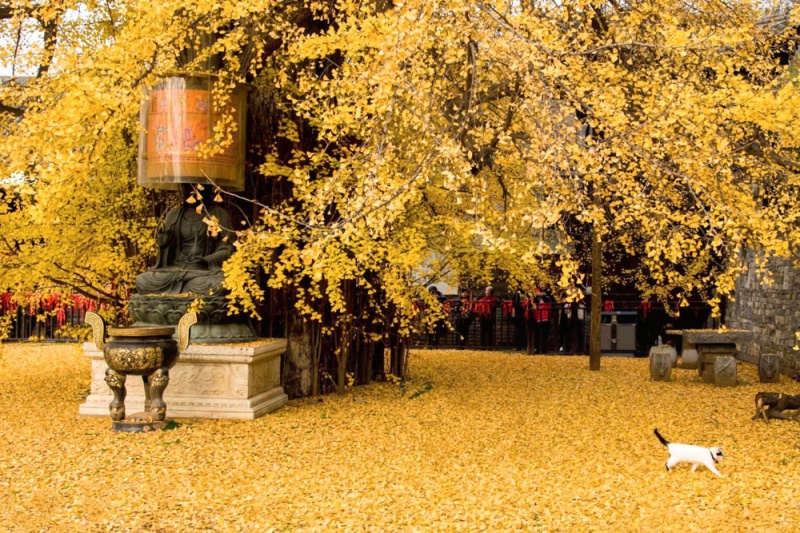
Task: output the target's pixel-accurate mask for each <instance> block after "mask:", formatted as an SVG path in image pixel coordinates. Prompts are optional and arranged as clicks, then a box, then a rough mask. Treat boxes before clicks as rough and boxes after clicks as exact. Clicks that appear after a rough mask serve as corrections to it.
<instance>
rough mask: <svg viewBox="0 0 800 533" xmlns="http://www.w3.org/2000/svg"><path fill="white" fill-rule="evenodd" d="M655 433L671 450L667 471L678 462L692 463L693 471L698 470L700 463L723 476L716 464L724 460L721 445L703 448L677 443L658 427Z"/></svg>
mask: <svg viewBox="0 0 800 533" xmlns="http://www.w3.org/2000/svg"><path fill="white" fill-rule="evenodd" d="M653 433H655V434H656V437H658V440H660V441H661V444H663V445H664V446H666V447H667V450H669V458H668V459H667V471H669V470H671V469H672V467H673V466H675V465H677V464H678V463H691V465H692V472H694V471H695V470H697V467H698V466H699V465H704V466H705V467H706V468H708V469H709V470H711V471H712V472H714V473H715V474H716V475H718V476H719V477H722V474H720V473H719V470H717V467H716V465H715V463H718V462H720V461H721V460H722V448H721V447H719V446H714V447H712V448H703V447H702V446H692V445H691V444H676V443H674V442H668V441H667V439H665V438H664V437H662V436H661V434H660V433H659V432H658V429H655V430H654V431H653Z"/></svg>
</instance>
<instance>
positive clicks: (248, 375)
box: [78, 339, 288, 420]
mask: <svg viewBox="0 0 800 533" xmlns="http://www.w3.org/2000/svg"><path fill="white" fill-rule="evenodd" d="M83 352H84V353H85V354H86V356H87V357H89V358H90V359H91V361H92V384H91V390H90V394H89V396H88V397H87V398H86V402H84V403H83V404H81V406H80V407H79V409H78V412H79V413H80V414H81V415H89V416H108V404H109V403H110V402H111V400H112V399H113V395H112V394H111V391H110V390H109V388H108V385H107V384H106V382H105V379H104V378H105V371H106V368H107V367H106V362H105V360H104V359H103V353H102V352H101V351H100V350H98V349H97V348H96V347H95V345H94V344H93V343H88V342H87V343H84V344H83ZM285 352H286V341H285V340H283V339H263V340H261V341H255V342H250V343H246V344H214V345H206V344H192V345H189V347H188V348H187V349H186V350H185V351H183V352H181V354H180V357H179V358H178V362H177V363H176V364H175V366H174V367H172V370H170V382H169V387H168V388H167V389H166V391H165V392H164V400H165V401H166V403H167V405H168V412H167V416H168V417H169V418H238V419H249V420H251V419H254V418H258V417H260V416H262V415H265V414H267V413H271V412H273V411H276V410H278V409H280V408H281V407H283V406H284V405H285V404H286V401H287V400H288V397H287V396H286V394H285V393H284V391H283V388H282V387H281V386H280V368H281V355H283V354H284V353H285ZM126 388H127V390H128V394H127V397H126V399H125V404H126V405H127V406H129V408H130V410H131V411H137V410H144V387H143V385H142V381H141V380H140V379H137V378H135V377H133V376H132V377H131V378H130V379H128V381H127V383H126Z"/></svg>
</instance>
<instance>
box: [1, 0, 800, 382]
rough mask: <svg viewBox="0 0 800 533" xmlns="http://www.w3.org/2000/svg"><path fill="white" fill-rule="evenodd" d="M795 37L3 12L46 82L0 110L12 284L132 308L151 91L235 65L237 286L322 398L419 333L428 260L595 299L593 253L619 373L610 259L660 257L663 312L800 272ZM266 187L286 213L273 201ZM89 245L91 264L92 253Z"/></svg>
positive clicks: (302, 9) (292, 17) (108, 5)
mask: <svg viewBox="0 0 800 533" xmlns="http://www.w3.org/2000/svg"><path fill="white" fill-rule="evenodd" d="M799 14H800V12H798V11H797V10H796V9H795V8H794V6H793V3H786V4H785V5H783V4H780V3H776V4H775V5H768V4H766V3H764V2H744V1H741V2H735V1H734V2H718V1H696V2H672V1H667V0H652V1H641V2H640V1H633V2H626V1H619V0H611V1H605V2H603V1H599V2H589V1H583V0H577V1H574V2H555V1H541V2H537V1H530V2H528V1H518V0H513V1H501V2H483V1H475V0H473V1H467V0H438V1H433V0H408V1H404V2H403V1H390V0H374V1H372V2H354V1H349V0H343V1H338V2H317V1H311V2H282V1H259V0H254V1H251V2H230V1H211V0H206V1H200V2H194V3H192V4H191V5H185V3H184V2H177V1H169V0H168V1H159V2H154V1H124V0H122V1H108V2H106V1H104V2H92V1H89V2H68V1H65V2H34V1H20V2H4V3H2V6H1V7H0V17H2V19H3V20H2V30H1V31H2V38H0V47H2V55H3V57H4V58H5V63H6V65H7V69H10V70H11V71H12V72H13V73H16V74H26V75H27V76H29V77H28V79H27V80H26V81H25V82H24V83H23V82H21V81H19V82H18V81H14V80H12V81H7V82H4V84H3V86H2V89H0V103H1V104H2V115H0V116H1V117H2V128H3V136H2V140H0V142H2V154H3V158H2V161H3V169H4V170H3V171H4V174H9V173H11V172H19V171H22V172H25V173H26V174H27V175H28V176H29V177H30V178H31V179H30V180H29V181H28V182H27V184H26V185H25V187H23V188H20V189H19V190H16V191H13V194H11V193H9V194H6V195H5V196H4V198H5V201H6V204H7V205H6V207H3V208H2V209H3V211H2V212H0V220H2V224H3V234H4V237H5V242H4V243H3V249H2V250H0V264H2V265H3V270H2V272H0V284H2V285H9V286H13V287H15V288H17V289H22V288H23V287H25V286H26V285H27V286H31V285H33V284H41V283H43V282H45V281H48V280H49V281H50V282H52V283H67V284H69V285H71V286H73V287H76V288H77V287H81V288H82V289H85V288H88V287H90V286H93V287H95V288H104V289H105V290H109V289H108V288H110V287H115V288H117V287H125V288H127V287H129V286H130V283H131V279H132V276H134V275H135V273H136V272H137V271H139V270H141V269H142V267H143V264H144V262H145V261H146V260H147V259H148V256H149V255H150V254H152V252H153V244H152V243H151V242H150V239H151V235H152V233H151V229H152V227H153V225H154V224H155V222H154V221H153V218H152V214H153V212H154V209H153V207H152V201H153V200H152V199H153V198H158V199H159V201H163V199H162V197H160V196H153V195H150V194H149V193H147V192H146V191H144V190H139V189H138V188H137V187H136V186H135V185H134V176H133V174H134V164H135V150H136V139H137V135H136V133H137V127H138V126H137V121H136V117H137V112H138V109H139V104H140V102H141V100H142V89H143V88H145V87H151V86H153V85H154V84H155V83H156V82H157V80H158V79H160V78H163V77H164V76H167V75H170V73H174V72H176V71H181V72H189V73H191V72H201V71H205V70H207V69H208V65H209V64H211V61H210V60H211V59H212V58H213V59H214V61H213V64H214V65H215V68H214V72H213V74H214V75H215V76H216V79H218V80H219V83H218V84H217V87H218V88H217V90H218V91H220V93H224V92H225V91H229V90H232V89H233V88H234V87H236V86H237V85H238V84H242V83H247V84H248V85H249V90H250V93H249V110H248V126H247V128H248V146H249V147H250V149H249V154H248V168H249V171H248V183H249V185H248V189H247V190H246V191H245V193H244V194H242V195H240V196H241V197H240V198H237V199H236V201H238V202H244V201H246V200H247V201H251V202H253V203H252V204H251V205H252V206H253V209H252V212H253V216H252V217H251V220H249V225H248V226H247V227H244V228H234V229H236V231H237V237H238V240H237V243H236V246H237V249H236V253H235V254H234V256H233V257H232V258H231V259H230V260H229V261H228V262H227V263H226V264H225V265H224V271H225V273H226V282H225V283H226V286H227V287H228V288H229V290H230V291H231V300H232V301H233V302H234V304H235V306H236V307H237V308H239V309H242V310H245V311H248V312H254V311H255V310H256V306H257V304H258V302H259V301H260V299H261V298H263V294H264V289H265V287H270V288H274V289H283V290H286V291H288V293H289V294H291V301H292V303H293V305H294V308H295V317H296V319H297V320H296V322H295V323H296V325H298V328H300V329H299V331H302V332H304V333H303V334H302V335H300V336H299V337H298V338H299V339H300V340H299V341H298V342H299V344H297V345H296V346H295V348H292V349H290V352H291V351H294V354H293V355H292V354H290V362H291V361H294V362H295V363H298V364H297V365H296V367H297V368H301V367H303V368H306V369H308V368H311V369H313V370H311V372H312V373H313V374H314V376H313V379H310V380H305V381H304V383H317V376H316V369H317V368H318V367H320V366H323V367H325V368H328V369H335V370H336V372H337V373H336V376H335V377H334V378H333V381H335V382H336V383H337V384H338V386H340V387H341V386H343V385H344V384H345V382H346V375H347V372H348V368H351V367H352V364H351V363H352V361H353V357H352V354H351V352H350V350H351V348H352V347H359V346H360V347H361V348H358V349H359V350H360V349H362V348H363V347H365V346H368V342H367V343H363V344H361V341H360V340H359V339H368V340H371V339H375V338H377V337H378V336H380V335H383V334H385V333H386V332H387V331H391V332H392V333H394V334H396V335H398V336H400V337H402V336H403V335H405V334H407V333H408V332H409V331H410V329H409V328H411V327H413V326H414V324H415V322H414V319H415V317H416V316H417V313H418V310H417V307H416V305H415V301H417V300H418V299H419V298H422V299H426V298H428V296H427V294H426V292H425V291H424V290H421V289H422V287H423V286H424V285H423V283H422V282H424V281H425V280H422V279H419V273H420V272H422V270H421V266H422V265H425V266H426V270H425V271H426V272H434V273H437V274H442V275H450V276H452V277H453V278H454V279H458V278H459V277H460V276H461V275H464V274H469V273H473V274H474V273H477V275H478V276H483V277H486V278H488V277H490V275H491V271H492V270H493V269H494V268H501V269H503V270H506V271H507V272H509V275H510V277H511V278H512V280H514V281H515V282H518V283H519V284H521V285H522V286H524V287H527V288H532V287H533V286H534V285H535V284H537V283H538V284H541V283H552V284H554V285H556V286H558V287H560V288H561V289H563V290H565V291H568V292H569V291H575V290H576V288H575V287H576V282H581V281H586V280H584V279H583V277H582V276H583V275H582V272H584V271H585V267H586V262H587V261H586V259H585V258H584V259H582V258H581V256H579V255H578V252H577V251H576V250H578V249H581V247H580V246H579V247H577V248H576V246H575V245H576V244H582V245H591V246H592V249H593V251H594V253H593V254H592V256H593V258H592V259H591V260H590V261H589V262H590V263H591V267H592V272H593V275H592V279H591V283H592V289H593V294H594V295H595V296H596V297H595V298H593V304H595V305H593V309H592V317H593V321H594V323H595V327H594V328H593V331H594V332H595V335H594V336H595V339H594V342H593V343H592V356H591V357H590V367H591V368H593V369H597V368H599V363H600V359H599V336H598V335H599V328H598V327H596V326H597V323H598V321H599V306H598V305H596V303H597V302H598V301H599V300H600V298H599V297H600V294H601V291H602V279H601V278H602V276H601V272H602V271H601V266H602V261H603V259H602V245H603V242H609V241H613V242H614V244H615V247H616V248H617V249H620V250H622V251H623V252H624V253H627V254H631V255H634V256H636V257H637V258H638V262H637V264H638V271H637V272H636V273H635V276H636V280H637V282H638V284H639V288H640V289H642V290H643V291H645V295H646V296H649V295H655V296H660V297H662V298H663V297H666V295H670V296H677V297H678V299H679V300H680V299H681V298H683V297H684V296H685V295H687V294H689V293H691V291H693V290H697V289H700V290H701V291H703V292H705V293H706V294H708V295H709V300H710V303H711V304H712V306H716V305H718V303H719V297H720V296H722V295H725V294H730V293H731V291H732V290H733V282H734V280H735V278H736V276H737V275H738V274H739V273H740V272H741V270H742V268H743V265H742V263H741V261H740V258H739V254H740V251H741V250H742V249H743V248H745V247H749V248H753V249H755V250H758V251H759V252H760V253H761V254H762V257H764V258H769V257H771V256H784V257H787V256H792V254H793V253H794V251H795V249H796V246H797V241H798V230H797V224H796V221H797V217H798V213H799V211H798V207H797V206H796V198H797V186H798V183H797V180H798V174H797V170H798V168H800V167H798V162H797V161H796V159H795V155H796V153H795V152H796V149H797V148H798V136H797V133H796V128H794V127H793V126H794V124H796V122H797V117H796V115H797V113H798V111H797V109H798V105H797V104H798V103H799V102H798V100H799V99H800V95H798V91H797V85H796V81H795V75H796V71H795V69H794V66H793V60H794V50H795V39H796V32H795V28H796V27H797V26H798V22H799V21H798V15H799ZM209 35H211V36H213V39H211V40H210V41H209V39H207V37H208V36H209ZM209 42H210V44H208V43H209ZM203 43H206V44H203ZM187 50H191V51H192V53H191V54H187ZM187 58H188V59H187ZM236 127H237V125H236V124H235V123H233V122H230V121H229V122H225V123H224V124H222V125H221V126H220V127H219V128H218V131H217V135H216V138H215V139H214V140H213V141H212V142H209V143H208V146H207V147H206V148H205V149H206V153H209V154H213V153H214V151H215V150H223V149H224V148H225V146H226V143H227V142H229V141H228V139H229V138H230V134H231V131H232V130H233V129H234V128H236ZM268 188H280V189H281V190H282V191H284V192H285V194H280V195H277V196H274V197H272V199H271V200H269V201H267V200H265V199H264V195H263V192H264V191H265V190H267V189H268ZM575 225H582V226H584V227H586V228H588V229H589V232H588V233H589V234H590V235H591V243H587V242H582V243H576V242H575V241H576V239H577V237H575V236H574V234H573V233H571V232H570V231H568V230H569V228H570V227H574V226H575ZM78 235H80V236H81V237H82V238H84V239H85V240H83V241H79V242H80V243H81V245H80V246H81V250H85V251H86V252H87V253H86V254H85V256H81V255H80V254H79V255H78V256H76V257H74V258H73V257H71V256H70V254H65V253H64V249H65V247H68V246H69V243H70V242H73V241H74V239H76V238H77V237H76V236H78ZM554 236H555V237H558V238H554ZM121 243H124V244H125V245H122V244H121ZM553 257H556V258H557V261H556V263H557V265H558V267H560V268H559V272H557V273H554V272H552V270H551V269H550V268H549V266H550V260H551V258H553ZM54 258H59V259H61V262H59V263H58V266H57V267H54V266H53V264H54V263H55V262H54V261H53V259H54ZM56 270H58V272H56ZM470 271H471V272H470ZM82 278H83V279H85V280H86V284H85V285H84V284H82V283H81V282H80V281H79V280H80V279H82ZM259 278H260V279H263V280H266V281H263V282H261V283H259V282H257V279H259ZM90 282H91V285H89V283H90ZM712 289H713V291H712ZM115 290H116V289H115ZM712 292H713V294H714V296H711V294H712ZM576 296H577V295H576ZM428 303H430V304H431V305H433V306H435V305H436V304H435V303H434V302H428ZM376 321H377V322H379V324H375V322H376ZM303 328H305V329H303ZM292 331H293V330H292ZM325 339H327V340H325ZM291 345H292V343H290V346H291ZM298 346H299V347H298ZM303 346H305V348H304V347H303ZM325 346H327V348H325V350H323V347H325ZM314 347H316V348H314ZM321 351H327V352H330V354H332V358H331V359H330V360H331V361H332V362H333V366H331V365H328V366H325V365H324V364H323V365H320V360H319V357H320V353H321ZM298 359H303V360H309V361H311V362H312V364H310V365H308V364H301V363H302V361H300V362H298ZM289 366H290V367H292V365H289ZM395 367H396V368H397V370H398V371H399V372H401V371H402V369H401V368H400V367H401V365H399V362H398V364H396V365H395ZM292 368H293V367H292ZM299 371H300V370H298V372H299ZM306 371H308V370H306ZM310 387H311V385H302V386H300V389H301V390H300V392H299V393H303V394H304V393H309V392H311V388H310ZM315 390H316V389H315Z"/></svg>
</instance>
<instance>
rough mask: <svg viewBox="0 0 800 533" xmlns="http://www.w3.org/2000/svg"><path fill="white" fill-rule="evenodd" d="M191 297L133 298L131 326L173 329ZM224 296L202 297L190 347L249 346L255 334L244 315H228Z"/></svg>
mask: <svg viewBox="0 0 800 533" xmlns="http://www.w3.org/2000/svg"><path fill="white" fill-rule="evenodd" d="M195 298H196V297H195V296H179V295H163V294H162V295H152V294H134V295H133V296H132V297H131V300H130V304H129V310H130V313H131V316H133V318H134V319H135V320H136V323H135V324H134V326H152V325H161V326H174V325H175V324H177V323H178V322H177V321H178V320H179V319H180V317H181V316H183V315H184V314H185V313H186V312H187V310H188V309H189V307H190V306H191V304H192V303H193V302H194V301H195ZM228 305H229V304H228V299H227V298H226V297H225V296H205V297H203V306H202V308H201V309H200V310H199V311H198V319H197V320H198V321H197V324H195V325H194V326H193V327H192V329H191V332H190V335H191V342H192V343H207V344H234V343H241V342H252V341H255V340H256V334H255V332H254V331H253V328H252V327H251V326H250V321H249V320H248V318H247V317H246V316H244V315H228Z"/></svg>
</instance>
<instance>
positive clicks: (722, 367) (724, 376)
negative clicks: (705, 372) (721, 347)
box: [714, 356, 737, 387]
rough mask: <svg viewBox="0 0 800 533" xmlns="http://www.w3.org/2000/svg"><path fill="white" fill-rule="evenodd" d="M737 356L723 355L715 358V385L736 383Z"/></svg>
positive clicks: (722, 385)
mask: <svg viewBox="0 0 800 533" xmlns="http://www.w3.org/2000/svg"><path fill="white" fill-rule="evenodd" d="M736 376H737V369H736V358H735V357H733V356H722V357H717V358H715V359H714V385H716V386H717V387H733V386H734V385H736Z"/></svg>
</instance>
